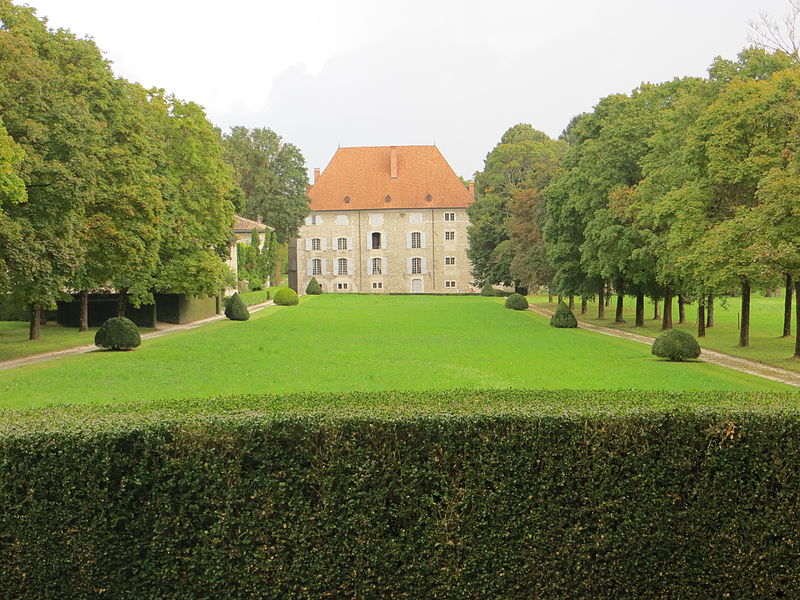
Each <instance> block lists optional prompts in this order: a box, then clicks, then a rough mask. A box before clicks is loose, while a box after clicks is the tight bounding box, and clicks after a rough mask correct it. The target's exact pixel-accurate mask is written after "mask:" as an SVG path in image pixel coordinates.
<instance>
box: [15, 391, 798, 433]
mask: <svg viewBox="0 0 800 600" xmlns="http://www.w3.org/2000/svg"><path fill="white" fill-rule="evenodd" d="M681 412H693V413H703V414H707V413H710V414H723V415H729V414H743V413H765V414H774V415H776V417H777V415H780V414H782V415H785V414H791V415H794V416H795V417H797V418H800V392H798V393H793V392H788V393H770V392H665V391H642V390H513V389H512V390H508V389H502V390H449V391H426V392H408V391H406V392H379V393H374V392H352V393H344V394H313V393H312V394H290V395H282V396H277V395H250V396H231V397H213V398H204V399H193V400H168V401H164V400H154V401H146V402H138V403H135V404H134V403H130V404H125V403H123V404H107V405H60V406H53V407H48V408H38V409H27V410H6V411H0V438H3V437H20V436H23V437H24V436H27V435H42V434H72V433H74V434H81V433H84V434H85V433H86V432H91V433H92V434H100V433H102V432H104V431H120V430H126V431H127V430H141V429H143V428H148V427H167V428H173V427H178V428H181V429H193V428H194V427H201V426H202V427H207V426H208V425H209V424H211V425H212V426H213V425H214V424H223V423H229V422H231V421H236V422H241V423H254V422H261V421H265V420H266V421H277V420H281V421H285V420H305V419H308V418H312V419H319V420H332V421H338V422H340V421H342V420H345V421H346V420H359V421H361V420H365V419H366V420H375V421H395V420H398V419H401V420H409V419H410V420H419V419H422V420H432V421H437V422H438V421H448V420H451V419H468V420H469V419H485V418H504V417H510V416H526V417H528V418H530V419H532V420H534V421H535V420H538V419H544V418H565V419H594V418H606V419H607V418H612V419H613V418H617V417H619V418H621V417H625V416H629V415H649V416H650V418H652V417H658V416H659V415H661V416H665V415H666V416H668V415H670V414H675V413H681ZM665 418H666V417H665Z"/></svg>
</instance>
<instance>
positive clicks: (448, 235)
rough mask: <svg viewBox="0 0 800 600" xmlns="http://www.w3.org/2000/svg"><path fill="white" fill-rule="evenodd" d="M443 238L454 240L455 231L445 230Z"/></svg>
mask: <svg viewBox="0 0 800 600" xmlns="http://www.w3.org/2000/svg"><path fill="white" fill-rule="evenodd" d="M444 239H445V240H454V239H456V232H455V231H445V232H444Z"/></svg>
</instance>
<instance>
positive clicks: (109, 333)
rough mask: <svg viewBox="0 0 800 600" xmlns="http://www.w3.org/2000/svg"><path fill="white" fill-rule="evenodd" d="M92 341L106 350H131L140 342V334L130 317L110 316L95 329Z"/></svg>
mask: <svg viewBox="0 0 800 600" xmlns="http://www.w3.org/2000/svg"><path fill="white" fill-rule="evenodd" d="M94 343H95V346H100V347H101V348H106V349H108V350H133V349H134V348H138V347H139V346H140V345H141V344H142V336H141V335H140V334H139V329H138V328H137V327H136V324H135V323H134V322H133V321H131V320H130V319H126V318H125V317H112V318H111V319H108V320H107V321H106V322H105V323H103V324H102V325H101V326H100V329H98V330H97V333H96V334H95V336H94Z"/></svg>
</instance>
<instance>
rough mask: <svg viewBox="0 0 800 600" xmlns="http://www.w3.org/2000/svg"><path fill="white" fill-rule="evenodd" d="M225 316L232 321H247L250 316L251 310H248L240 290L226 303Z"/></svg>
mask: <svg viewBox="0 0 800 600" xmlns="http://www.w3.org/2000/svg"><path fill="white" fill-rule="evenodd" d="M225 316H226V317H228V318H229V319H230V320H231V321H247V319H249V318H250V311H248V310H247V307H246V306H245V305H244V302H242V299H241V298H240V297H239V294H238V292H237V293H235V294H234V295H233V296H231V297H230V299H229V300H228V302H227V303H226V304H225Z"/></svg>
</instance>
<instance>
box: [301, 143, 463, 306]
mask: <svg viewBox="0 0 800 600" xmlns="http://www.w3.org/2000/svg"><path fill="white" fill-rule="evenodd" d="M308 195H309V198H310V200H311V202H310V207H311V210H312V212H311V214H310V215H309V216H308V217H306V220H305V223H304V225H303V226H302V227H301V228H300V231H299V234H298V238H297V240H296V242H295V243H296V249H295V248H293V250H296V252H291V255H294V256H291V255H290V270H291V269H293V270H294V272H290V284H291V283H294V285H296V289H297V290H298V292H300V293H303V292H304V291H305V289H306V286H307V285H308V282H309V281H310V280H311V278H312V277H316V278H317V281H319V283H320V284H321V285H322V289H323V291H324V292H325V293H354V292H360V293H376V294H380V293H406V294H411V293H420V294H430V293H442V294H444V293H465V292H474V291H476V290H475V288H474V286H473V285H472V273H471V270H472V265H471V264H470V263H469V261H468V259H467V226H468V225H469V220H468V217H467V211H466V208H467V206H468V205H469V204H470V203H471V202H472V199H473V194H472V188H471V186H470V188H469V189H468V188H467V187H466V186H465V185H464V184H463V182H462V181H461V180H460V179H459V178H458V177H457V176H456V175H455V173H453V171H452V169H451V168H450V166H449V165H448V164H447V162H446V161H445V160H444V157H442V155H441V153H440V152H439V151H438V149H437V148H436V147H435V146H383V147H370V148H340V149H339V150H338V151H337V152H336V154H335V155H334V157H333V159H332V160H331V163H330V164H329V165H328V167H327V168H326V169H325V171H324V172H323V173H321V174H320V172H319V170H315V173H314V185H313V186H310V188H309V191H308Z"/></svg>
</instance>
